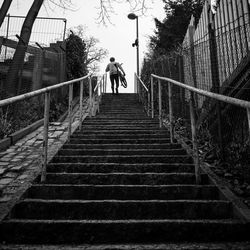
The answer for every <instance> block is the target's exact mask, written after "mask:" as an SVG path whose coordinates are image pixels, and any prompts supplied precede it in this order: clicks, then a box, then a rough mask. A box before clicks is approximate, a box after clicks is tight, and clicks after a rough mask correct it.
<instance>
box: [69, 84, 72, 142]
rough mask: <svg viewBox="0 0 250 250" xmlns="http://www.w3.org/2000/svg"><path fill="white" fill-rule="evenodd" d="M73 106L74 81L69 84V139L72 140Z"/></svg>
mask: <svg viewBox="0 0 250 250" xmlns="http://www.w3.org/2000/svg"><path fill="white" fill-rule="evenodd" d="M72 108H73V83H71V84H70V85H69V109H68V117H69V127H68V141H70V136H71V130H72Z"/></svg>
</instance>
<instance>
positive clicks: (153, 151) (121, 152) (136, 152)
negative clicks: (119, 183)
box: [57, 137, 186, 157]
mask: <svg viewBox="0 0 250 250" xmlns="http://www.w3.org/2000/svg"><path fill="white" fill-rule="evenodd" d="M104 138H105V137H104ZM147 154H149V155H155V156H156V155H157V156H158V155H166V156H169V155H174V156H176V155H181V156H182V155H185V154H186V151H185V150H184V149H61V150H60V151H59V152H58V153H57V155H58V156H67V155H70V156H75V155H81V156H83V155H95V156H101V155H102V156H113V155H119V156H125V155H127V156H130V157H131V156H133V155H136V156H138V155H147Z"/></svg>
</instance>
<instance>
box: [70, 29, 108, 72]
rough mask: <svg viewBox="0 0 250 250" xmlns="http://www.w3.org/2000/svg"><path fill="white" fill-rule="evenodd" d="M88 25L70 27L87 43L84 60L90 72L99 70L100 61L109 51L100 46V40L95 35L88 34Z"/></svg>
mask: <svg viewBox="0 0 250 250" xmlns="http://www.w3.org/2000/svg"><path fill="white" fill-rule="evenodd" d="M86 29H87V27H85V26H83V25H78V26H76V27H73V28H71V29H70V31H71V32H74V34H75V35H77V36H79V37H80V38H81V39H82V40H83V41H84V43H85V44H86V58H84V62H85V65H86V67H87V68H88V70H89V71H90V72H93V73H94V72H97V71H98V69H99V68H98V63H99V62H100V61H101V60H102V59H104V58H105V57H106V56H107V54H108V51H107V50H106V49H104V48H101V47H98V43H99V40H98V39H97V38H95V37H93V36H87V31H86Z"/></svg>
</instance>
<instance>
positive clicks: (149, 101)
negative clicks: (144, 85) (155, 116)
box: [147, 91, 150, 116]
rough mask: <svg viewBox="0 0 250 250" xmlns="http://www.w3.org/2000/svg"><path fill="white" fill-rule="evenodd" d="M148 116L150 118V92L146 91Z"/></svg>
mask: <svg viewBox="0 0 250 250" xmlns="http://www.w3.org/2000/svg"><path fill="white" fill-rule="evenodd" d="M147 113H148V116H150V92H149V91H148V112H147Z"/></svg>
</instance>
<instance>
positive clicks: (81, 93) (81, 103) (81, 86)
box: [79, 80, 83, 130]
mask: <svg viewBox="0 0 250 250" xmlns="http://www.w3.org/2000/svg"><path fill="white" fill-rule="evenodd" d="M82 116H83V80H81V81H80V124H79V130H81V129H82Z"/></svg>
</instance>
